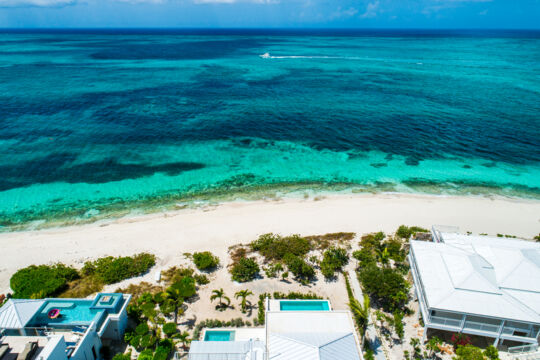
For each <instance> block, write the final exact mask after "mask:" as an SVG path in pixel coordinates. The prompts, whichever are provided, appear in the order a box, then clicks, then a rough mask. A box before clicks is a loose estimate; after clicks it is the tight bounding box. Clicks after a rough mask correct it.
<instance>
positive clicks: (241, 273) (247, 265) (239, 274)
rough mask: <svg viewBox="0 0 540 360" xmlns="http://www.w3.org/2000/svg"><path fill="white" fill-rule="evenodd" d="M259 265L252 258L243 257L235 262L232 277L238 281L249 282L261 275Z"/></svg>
mask: <svg viewBox="0 0 540 360" xmlns="http://www.w3.org/2000/svg"><path fill="white" fill-rule="evenodd" d="M259 271H260V268H259V265H258V264H257V262H256V261H255V260H254V259H252V258H241V259H240V260H238V262H236V263H235V264H233V266H232V268H231V270H230V272H231V275H232V279H233V280H234V281H238V282H247V281H251V280H253V279H255V278H256V277H257V276H258V275H259Z"/></svg>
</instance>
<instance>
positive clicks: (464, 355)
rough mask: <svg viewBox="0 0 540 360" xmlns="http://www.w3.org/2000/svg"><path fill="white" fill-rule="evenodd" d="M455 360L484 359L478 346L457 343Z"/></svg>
mask: <svg viewBox="0 0 540 360" xmlns="http://www.w3.org/2000/svg"><path fill="white" fill-rule="evenodd" d="M456 355H457V356H456V357H455V358H454V359H455V360H485V358H484V354H483V353H482V350H481V349H480V348H477V347H476V346H473V345H471V344H467V345H458V347H457V350H456Z"/></svg>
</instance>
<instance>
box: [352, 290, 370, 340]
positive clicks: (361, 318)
mask: <svg viewBox="0 0 540 360" xmlns="http://www.w3.org/2000/svg"><path fill="white" fill-rule="evenodd" d="M350 300H351V302H350V303H349V307H350V308H351V312H352V314H353V316H354V320H355V321H356V324H357V325H358V328H359V329H358V330H359V331H360V334H361V335H362V336H363V335H364V334H365V333H366V329H367V327H368V325H369V296H367V295H366V294H364V304H363V305H362V304H360V302H359V301H358V300H356V299H355V298H353V297H351V298H350Z"/></svg>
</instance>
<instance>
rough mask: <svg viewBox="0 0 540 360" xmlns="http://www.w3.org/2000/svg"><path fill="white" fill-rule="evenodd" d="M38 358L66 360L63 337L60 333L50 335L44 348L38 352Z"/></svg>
mask: <svg viewBox="0 0 540 360" xmlns="http://www.w3.org/2000/svg"><path fill="white" fill-rule="evenodd" d="M38 359H46V360H67V355H66V342H65V340H64V337H63V336H62V335H56V336H51V337H50V338H49V342H48V343H47V345H46V346H45V348H44V349H43V350H42V351H41V352H40V353H39V356H38Z"/></svg>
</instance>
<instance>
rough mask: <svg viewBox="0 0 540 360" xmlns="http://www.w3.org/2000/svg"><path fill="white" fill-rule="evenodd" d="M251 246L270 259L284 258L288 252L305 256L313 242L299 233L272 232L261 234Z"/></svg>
mask: <svg viewBox="0 0 540 360" xmlns="http://www.w3.org/2000/svg"><path fill="white" fill-rule="evenodd" d="M250 246H251V249H252V250H253V251H258V252H259V253H260V254H261V255H262V256H264V258H265V259H266V260H268V261H273V260H282V259H284V257H285V255H286V254H288V253H290V254H293V255H297V256H304V255H305V254H307V253H308V252H309V251H310V250H311V249H312V245H311V242H310V241H309V240H307V239H306V238H303V237H301V236H299V235H291V236H285V237H281V236H280V235H277V234H272V233H270V234H264V235H261V236H259V238H258V239H257V240H255V241H252V242H251V244H250Z"/></svg>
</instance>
